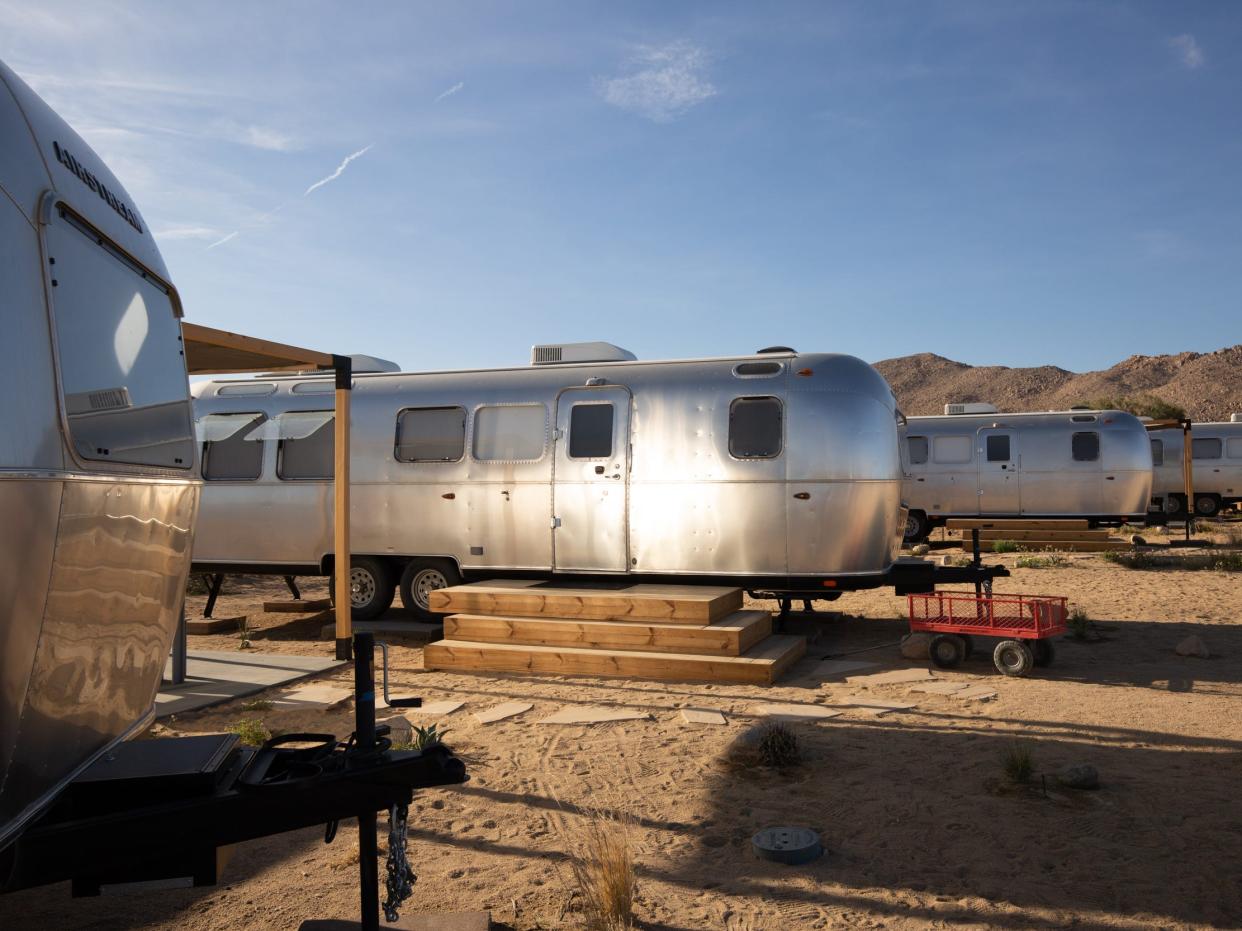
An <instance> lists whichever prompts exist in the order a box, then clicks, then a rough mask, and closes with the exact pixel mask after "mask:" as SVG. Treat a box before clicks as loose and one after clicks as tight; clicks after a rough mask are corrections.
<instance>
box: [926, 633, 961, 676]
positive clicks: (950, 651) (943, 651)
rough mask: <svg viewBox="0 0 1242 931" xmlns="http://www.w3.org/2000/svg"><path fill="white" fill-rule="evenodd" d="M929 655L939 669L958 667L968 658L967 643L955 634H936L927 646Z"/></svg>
mask: <svg viewBox="0 0 1242 931" xmlns="http://www.w3.org/2000/svg"><path fill="white" fill-rule="evenodd" d="M927 655H928V656H929V657H931V661H932V665H933V666H935V667H936V668H938V669H956V668H957V667H958V666H960V665H962V660H963V659H965V658H966V644H964V643H962V638H961V637H958V636H955V635H954V634H936V636H934V637H932V640H931V643H930V644H929V645H928V647H927Z"/></svg>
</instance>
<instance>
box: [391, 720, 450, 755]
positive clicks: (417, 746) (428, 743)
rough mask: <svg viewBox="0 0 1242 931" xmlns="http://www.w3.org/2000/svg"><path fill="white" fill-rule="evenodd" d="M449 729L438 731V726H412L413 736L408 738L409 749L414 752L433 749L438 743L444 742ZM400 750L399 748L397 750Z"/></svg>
mask: <svg viewBox="0 0 1242 931" xmlns="http://www.w3.org/2000/svg"><path fill="white" fill-rule="evenodd" d="M448 731H449V729H448V728H447V727H446V728H444V729H443V730H440V729H439V725H437V724H432V725H431V726H430V727H419V726H418V725H415V726H414V733H413V736H412V737H411V738H410V748H411V749H414V750H426V749H427V748H428V747H434V746H435V745H436V744H438V743H443V742H444V735H445V734H447V733H448ZM398 749H401V748H398Z"/></svg>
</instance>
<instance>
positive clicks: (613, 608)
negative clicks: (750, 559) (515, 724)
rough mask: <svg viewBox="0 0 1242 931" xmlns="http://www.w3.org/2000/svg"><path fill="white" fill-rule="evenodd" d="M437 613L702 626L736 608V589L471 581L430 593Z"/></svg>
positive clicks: (739, 593)
mask: <svg viewBox="0 0 1242 931" xmlns="http://www.w3.org/2000/svg"><path fill="white" fill-rule="evenodd" d="M429 604H430V607H431V610H432V611H435V612H436V613H438V614H486V615H493V616H500V617H548V618H557V619H562V620H564V619H572V620H578V619H582V620H594V621H638V622H643V621H651V622H654V623H658V624H697V625H698V626H700V627H701V626H704V625H707V624H711V623H712V622H713V621H718V620H720V619H721V618H724V617H728V616H729V615H730V614H733V613H734V612H735V611H740V610H741V608H742V590H741V589H739V588H722V587H713V586H703V585H629V586H625V587H623V588H610V587H609V588H606V587H599V588H586V587H582V588H574V587H568V586H567V587H564V588H561V587H559V586H556V587H554V586H551V585H542V584H539V583H538V582H531V581H524V580H519V581H515V582H509V581H491V582H474V583H471V584H469V585H455V586H453V587H451V588H441V589H439V590H437V591H434V592H432V593H431V595H430V598H429Z"/></svg>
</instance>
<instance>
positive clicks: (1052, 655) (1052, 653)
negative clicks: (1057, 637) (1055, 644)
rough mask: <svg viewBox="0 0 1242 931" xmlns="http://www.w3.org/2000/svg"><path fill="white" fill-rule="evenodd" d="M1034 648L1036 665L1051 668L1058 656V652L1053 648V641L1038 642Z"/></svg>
mask: <svg viewBox="0 0 1242 931" xmlns="http://www.w3.org/2000/svg"><path fill="white" fill-rule="evenodd" d="M1032 646H1033V650H1034V653H1035V665H1036V666H1051V665H1052V661H1053V660H1054V659H1056V655H1057V651H1056V650H1054V649H1053V648H1052V641H1051V640H1036V641H1035V643H1034V644H1033V645H1032Z"/></svg>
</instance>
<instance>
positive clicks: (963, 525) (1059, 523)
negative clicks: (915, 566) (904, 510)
mask: <svg viewBox="0 0 1242 931" xmlns="http://www.w3.org/2000/svg"><path fill="white" fill-rule="evenodd" d="M944 525H945V527H947V528H948V529H949V530H1087V529H1089V521H1087V520H1085V519H1082V518H1077V517H1074V518H1070V517H1067V518H1065V519H1064V520H1060V519H1058V518H1054V517H1047V518H1042V519H1039V520H1035V519H1031V520H1021V519H1017V518H1010V519H1007V520H1006V519H999V518H988V517H951V518H949V519H948V520H946V521H945V522H944Z"/></svg>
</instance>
